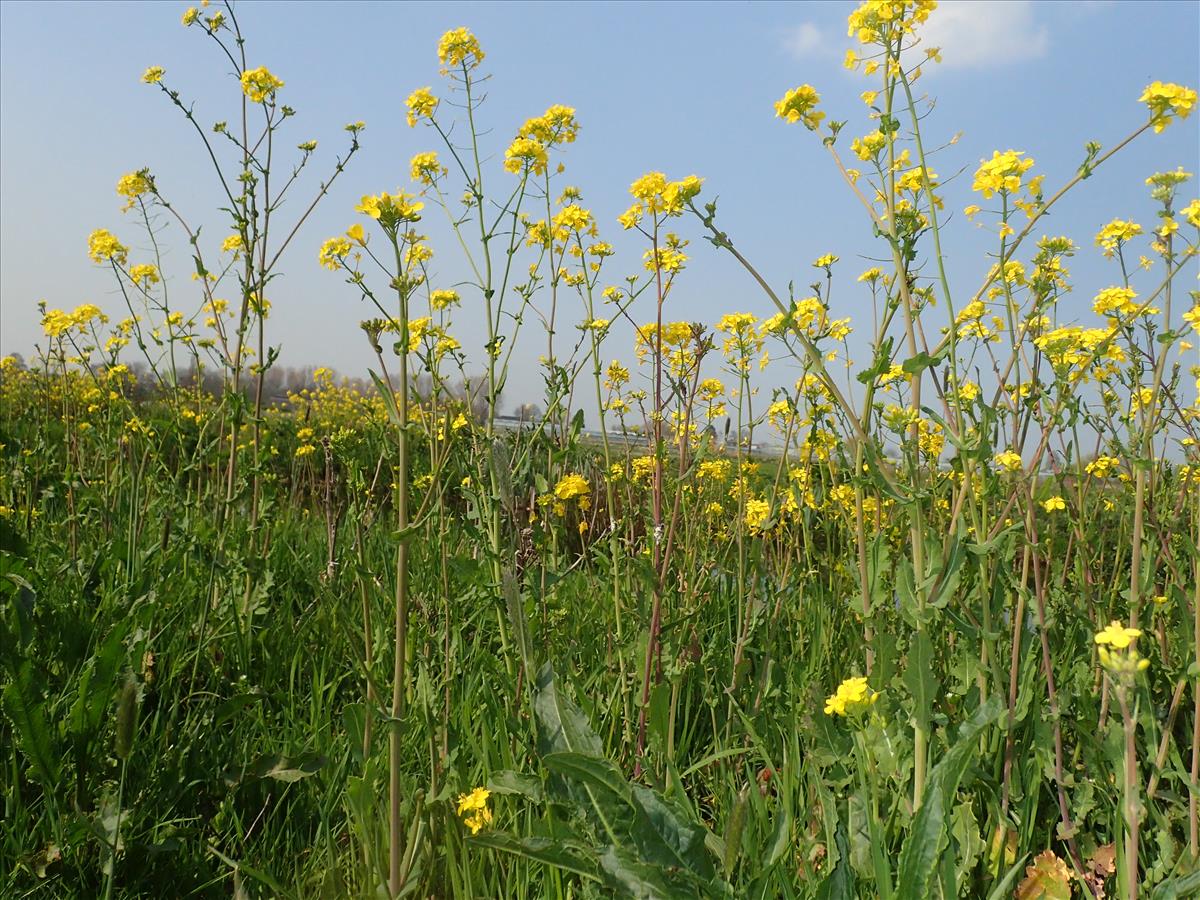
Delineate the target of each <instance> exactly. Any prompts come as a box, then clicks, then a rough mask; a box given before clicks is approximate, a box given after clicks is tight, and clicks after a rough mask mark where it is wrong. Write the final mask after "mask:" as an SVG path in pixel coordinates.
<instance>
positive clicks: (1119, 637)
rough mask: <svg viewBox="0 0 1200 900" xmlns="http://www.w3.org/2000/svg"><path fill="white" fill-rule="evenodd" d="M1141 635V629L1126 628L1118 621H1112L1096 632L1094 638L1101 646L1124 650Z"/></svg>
mask: <svg viewBox="0 0 1200 900" xmlns="http://www.w3.org/2000/svg"><path fill="white" fill-rule="evenodd" d="M1141 636H1142V632H1141V629H1138V628H1126V627H1125V626H1124V625H1122V624H1121V623H1120V622H1116V621H1114V622H1112V623H1110V624H1109V625H1107V626H1105V628H1104V630H1103V631H1100V632H1099V633H1097V635H1096V638H1095V640H1096V643H1097V644H1100V645H1102V646H1107V647H1112V648H1113V649H1115V650H1124V649H1126V648H1127V647H1129V645H1130V644H1132V643H1133V642H1134V641H1136V640H1137V639H1138V638H1140V637H1141Z"/></svg>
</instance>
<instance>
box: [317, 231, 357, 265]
mask: <svg viewBox="0 0 1200 900" xmlns="http://www.w3.org/2000/svg"><path fill="white" fill-rule="evenodd" d="M349 254H350V242H349V241H348V240H346V239H345V238H341V237H331V238H329V240H327V241H325V243H323V244H322V245H321V249H320V251H319V252H318V253H317V261H318V262H319V263H320V264H321V265H323V266H324V267H325V268H327V269H329V270H330V271H332V272H336V271H337V270H338V269H340V268H341V267H342V261H343V259H344V258H345V257H346V256H348V255H349Z"/></svg>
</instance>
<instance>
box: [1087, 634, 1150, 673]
mask: <svg viewBox="0 0 1200 900" xmlns="http://www.w3.org/2000/svg"><path fill="white" fill-rule="evenodd" d="M1141 636H1142V632H1141V629H1139V628H1126V627H1125V626H1124V625H1122V624H1121V623H1120V622H1117V621H1113V622H1112V623H1110V624H1109V625H1107V626H1105V628H1104V630H1102V631H1100V632H1099V633H1097V634H1096V636H1095V641H1096V644H1097V645H1098V646H1099V650H1098V653H1099V656H1100V665H1102V666H1103V667H1104V668H1106V669H1108V670H1109V672H1111V673H1113V674H1115V675H1121V676H1125V677H1128V678H1132V676H1133V675H1134V673H1136V672H1141V671H1144V670H1145V669H1147V668H1148V667H1149V666H1150V660H1148V659H1142V658H1141V656H1140V655H1139V654H1138V652H1137V648H1136V647H1135V646H1134V643H1135V642H1136V641H1137V639H1138V638H1139V637H1141Z"/></svg>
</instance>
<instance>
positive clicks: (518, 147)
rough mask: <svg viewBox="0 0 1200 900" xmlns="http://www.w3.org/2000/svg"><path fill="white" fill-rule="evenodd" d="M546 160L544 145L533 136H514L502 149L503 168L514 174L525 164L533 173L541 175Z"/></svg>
mask: <svg viewBox="0 0 1200 900" xmlns="http://www.w3.org/2000/svg"><path fill="white" fill-rule="evenodd" d="M547 162H548V158H547V156H546V147H545V145H544V144H542V143H541V142H540V141H535V140H534V139H533V138H527V137H519V138H516V139H514V140H513V142H512V143H511V144H509V145H508V149H507V150H505V151H504V170H505V171H506V172H512V173H513V174H514V175H516V174H519V173H520V172H521V170H522V169H523V168H525V167H526V166H528V167H529V171H531V172H532V173H533V174H534V175H541V174H542V173H543V172H545V171H546V164H547Z"/></svg>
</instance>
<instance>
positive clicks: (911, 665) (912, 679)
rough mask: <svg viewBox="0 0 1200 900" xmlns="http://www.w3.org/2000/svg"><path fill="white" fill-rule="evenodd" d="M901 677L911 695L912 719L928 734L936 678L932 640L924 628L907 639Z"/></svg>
mask: <svg viewBox="0 0 1200 900" xmlns="http://www.w3.org/2000/svg"><path fill="white" fill-rule="evenodd" d="M903 679H904V686H905V687H906V688H908V692H909V694H911V695H912V700H913V708H912V714H913V719H914V720H915V721H916V723H917V727H919V728H921V729H922V730H924V731H925V732H926V733H927V734H928V732H929V723H930V718H931V716H932V715H933V704H934V700H935V699H936V697H937V694H938V680H937V677H936V676H935V675H934V674H933V642H932V641H931V640H930V639H929V633H928V632H927V631H925V629H921V630H919V631H916V632H914V633H913V635H912V638H911V639H910V640H909V644H908V660H907V662H906V664H905V668H904V676H903Z"/></svg>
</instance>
